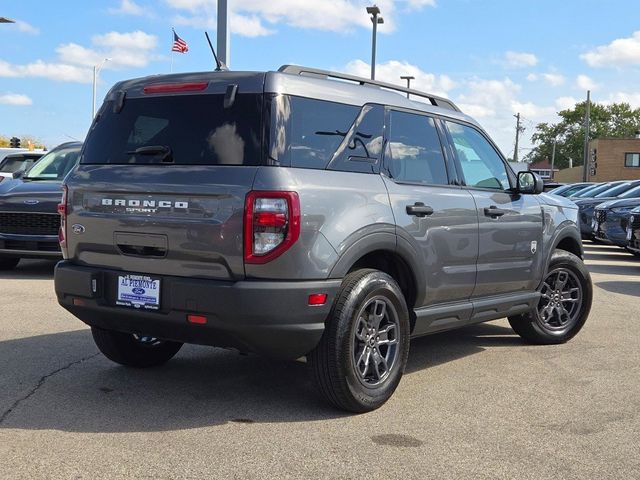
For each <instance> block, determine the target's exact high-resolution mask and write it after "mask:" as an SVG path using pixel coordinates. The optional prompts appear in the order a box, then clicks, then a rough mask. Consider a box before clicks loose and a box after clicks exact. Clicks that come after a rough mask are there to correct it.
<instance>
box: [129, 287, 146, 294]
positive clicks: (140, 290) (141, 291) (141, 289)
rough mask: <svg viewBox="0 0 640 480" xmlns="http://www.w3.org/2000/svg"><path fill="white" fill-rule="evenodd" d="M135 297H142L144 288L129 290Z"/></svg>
mask: <svg viewBox="0 0 640 480" xmlns="http://www.w3.org/2000/svg"><path fill="white" fill-rule="evenodd" d="M131 291H132V292H133V293H135V294H136V295H144V288H140V287H136V288H134V289H132V290H131Z"/></svg>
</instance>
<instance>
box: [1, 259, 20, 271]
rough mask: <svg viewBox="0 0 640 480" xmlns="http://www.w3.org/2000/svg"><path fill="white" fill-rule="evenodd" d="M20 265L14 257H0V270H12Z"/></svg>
mask: <svg viewBox="0 0 640 480" xmlns="http://www.w3.org/2000/svg"><path fill="white" fill-rule="evenodd" d="M18 263H20V259H19V258H16V257H0V270H13V269H14V268H16V267H17V266H18Z"/></svg>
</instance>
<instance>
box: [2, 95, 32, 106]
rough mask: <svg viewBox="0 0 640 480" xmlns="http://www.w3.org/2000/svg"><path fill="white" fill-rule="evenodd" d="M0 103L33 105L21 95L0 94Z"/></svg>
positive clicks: (25, 96) (27, 98)
mask: <svg viewBox="0 0 640 480" xmlns="http://www.w3.org/2000/svg"><path fill="white" fill-rule="evenodd" d="M0 103H2V104H4V105H19V106H26V105H31V104H33V100H31V98H30V97H28V96H27V95H23V94H21V93H5V94H0Z"/></svg>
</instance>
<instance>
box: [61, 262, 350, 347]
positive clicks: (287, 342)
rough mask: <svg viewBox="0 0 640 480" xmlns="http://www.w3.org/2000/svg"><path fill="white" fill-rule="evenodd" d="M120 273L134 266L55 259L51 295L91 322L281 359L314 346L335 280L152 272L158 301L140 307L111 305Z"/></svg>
mask: <svg viewBox="0 0 640 480" xmlns="http://www.w3.org/2000/svg"><path fill="white" fill-rule="evenodd" d="M123 273H139V272H121V271H115V270H103V269H97V268H91V267H84V266H78V265H74V264H71V263H69V262H68V261H62V262H59V263H58V265H57V266H56V271H55V289H56V294H57V296H58V301H59V303H60V305H62V306H63V307H64V308H66V309H67V310H69V311H70V312H71V313H72V314H74V315H75V316H76V317H78V318H79V319H80V320H82V321H83V322H85V323H86V324H88V325H91V326H96V327H100V328H105V329H109V330H117V331H122V332H129V333H142V334H145V335H151V336H154V337H158V338H162V339H166V340H173V341H178V342H183V343H196V344H202V345H212V346H219V347H232V348H237V349H239V350H241V351H247V352H256V353H260V354H264V355H268V356H273V357H278V358H289V359H294V358H298V357H301V356H303V355H306V354H307V353H309V352H310V351H311V350H313V349H314V348H315V347H316V345H317V344H318V342H319V341H320V338H321V337H322V333H323V332H324V324H325V320H326V318H327V315H328V314H329V311H330V309H331V304H332V303H333V300H334V299H335V296H336V294H337V292H338V289H339V288H340V283H341V281H340V280H319V281H293V282H291V281H250V280H246V281H238V282H225V281H216V280H207V279H194V278H184V277H175V276H158V275H154V278H160V279H161V297H160V298H161V307H160V310H159V311H146V310H141V309H135V308H128V307H120V306H117V305H115V300H116V295H117V292H116V290H117V277H118V275H122V274H123ZM312 293H326V294H327V301H326V303H325V304H324V305H321V306H309V305H308V298H309V295H310V294H312ZM74 299H77V300H76V301H75V303H74ZM190 313H194V314H198V315H204V316H206V317H207V323H206V324H205V325H195V324H191V323H189V322H188V321H187V315H188V314H190Z"/></svg>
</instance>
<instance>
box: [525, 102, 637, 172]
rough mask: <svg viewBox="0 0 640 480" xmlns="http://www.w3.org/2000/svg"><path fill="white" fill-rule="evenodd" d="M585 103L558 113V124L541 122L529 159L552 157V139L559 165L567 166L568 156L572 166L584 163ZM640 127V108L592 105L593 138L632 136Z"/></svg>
mask: <svg viewBox="0 0 640 480" xmlns="http://www.w3.org/2000/svg"><path fill="white" fill-rule="evenodd" d="M586 107H587V103H586V102H581V103H578V104H576V106H575V107H574V108H573V109H570V110H562V111H561V112H559V113H558V116H559V117H560V121H559V122H557V123H551V124H550V123H540V124H538V125H537V126H536V131H535V133H534V134H533V135H532V136H531V142H532V143H533V145H534V148H533V150H531V152H530V153H529V154H528V155H527V157H526V160H527V161H528V162H539V161H542V160H551V153H552V150H553V140H554V139H556V142H557V144H556V161H555V166H556V168H567V167H568V166H569V159H572V160H573V166H574V167H577V166H579V165H582V164H583V155H584V153H583V152H584V117H585V113H586ZM638 128H640V108H638V109H633V108H631V106H630V105H629V104H628V103H613V104H611V105H600V104H597V103H594V104H591V139H592V140H593V139H596V138H612V137H613V138H625V137H633V136H634V135H635V132H636V130H638Z"/></svg>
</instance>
